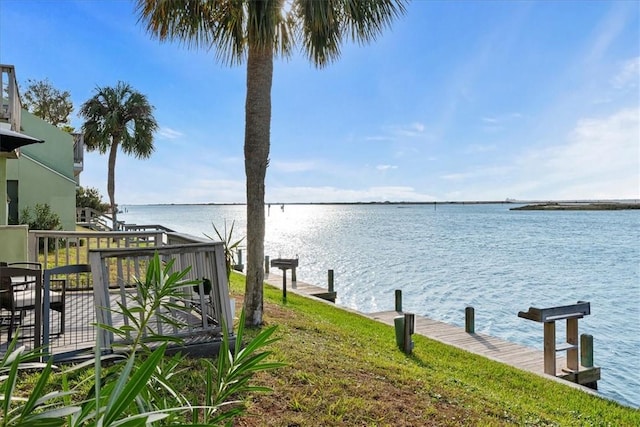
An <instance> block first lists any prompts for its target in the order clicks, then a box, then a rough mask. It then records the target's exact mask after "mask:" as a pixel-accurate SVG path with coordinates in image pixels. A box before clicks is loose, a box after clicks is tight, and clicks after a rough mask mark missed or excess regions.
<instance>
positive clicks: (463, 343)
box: [265, 270, 600, 394]
mask: <svg viewBox="0 0 640 427" xmlns="http://www.w3.org/2000/svg"><path fill="white" fill-rule="evenodd" d="M276 271H277V270H276ZM276 271H274V270H271V271H270V272H269V273H268V274H267V273H265V282H267V283H268V284H269V285H271V286H274V287H276V288H278V289H282V285H283V283H282V274H278V273H280V271H277V272H276ZM288 276H289V275H288ZM287 290H288V291H290V292H292V293H296V294H300V295H303V296H313V297H318V298H321V299H324V300H329V299H328V298H325V296H327V295H330V296H332V297H333V300H331V301H333V302H335V294H336V293H335V292H332V293H329V291H328V289H327V288H322V287H320V286H315V285H311V284H309V283H305V282H301V281H295V282H292V281H291V280H289V277H287ZM360 314H362V315H363V316H366V317H369V318H371V319H373V320H376V321H378V322H381V323H384V324H386V325H389V326H391V327H394V318H395V317H397V316H402V315H403V312H400V311H382V312H377V313H360ZM415 334H419V335H422V336H425V337H427V338H430V339H433V340H435V341H439V342H441V343H443V344H447V345H451V346H453V347H456V348H459V349H462V350H465V351H468V352H470V353H473V354H477V355H480V356H483V357H486V358H487V359H491V360H494V361H497V362H501V363H505V364H507V365H509V366H513V367H515V368H517V369H520V370H523V371H527V372H531V373H534V374H536V375H540V376H543V377H545V378H547V379H550V380H555V381H559V382H561V383H562V384H565V385H569V386H571V387H576V388H579V389H580V390H583V391H585V392H588V393H594V394H595V393H597V392H596V391H595V390H593V389H591V388H589V387H586V386H583V385H580V384H577V383H575V382H572V381H567V380H564V379H562V377H563V376H567V375H569V376H570V375H571V374H568V373H567V372H564V371H562V369H559V370H558V372H557V373H556V376H553V375H548V374H545V372H544V352H543V351H542V350H537V349H534V348H531V347H526V346H523V345H520V344H516V343H513V342H509V341H505V340H503V339H500V338H496V337H492V336H490V335H485V334H479V333H467V332H466V331H465V330H464V328H460V327H457V326H453V325H450V324H448V323H444V322H440V321H437V320H433V319H429V318H427V317H424V316H418V315H416V316H415ZM565 364H566V360H565V358H564V357H560V356H559V357H558V358H557V366H558V367H559V368H561V367H563V366H565ZM593 369H594V368H591V370H593ZM595 369H597V371H596V372H597V375H598V378H599V376H600V368H595ZM589 371H590V369H585V368H582V367H580V374H584V373H588V372H589ZM594 381H597V379H595V380H594Z"/></svg>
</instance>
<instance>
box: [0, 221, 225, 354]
mask: <svg viewBox="0 0 640 427" xmlns="http://www.w3.org/2000/svg"><path fill="white" fill-rule="evenodd" d="M28 240H29V242H28V247H29V261H31V262H38V263H41V264H42V268H43V270H45V271H46V270H51V269H53V268H58V267H62V266H71V265H84V264H90V265H91V268H90V270H91V272H90V273H88V274H78V273H72V274H57V275H56V276H55V277H54V279H55V280H51V285H50V286H51V290H54V288H55V290H56V291H61V290H62V291H63V293H64V295H65V297H64V307H65V310H64V313H65V314H61V312H55V311H50V312H49V313H48V314H47V313H46V308H44V307H43V315H44V316H46V319H45V320H46V321H45V322H41V323H40V324H37V325H36V324H35V323H38V322H35V323H34V325H35V326H32V327H35V328H38V330H40V328H42V335H43V336H44V337H45V338H46V339H45V342H46V343H47V345H48V349H49V351H50V353H51V354H52V355H54V357H62V358H66V357H74V356H75V355H78V354H81V353H84V352H85V351H91V349H92V347H93V346H94V345H95V342H96V334H97V333H101V334H103V340H102V342H103V343H104V344H105V345H106V346H109V347H111V346H112V345H113V344H114V343H116V341H115V339H114V337H113V335H112V334H110V333H108V332H106V331H102V332H99V331H100V330H99V329H96V327H95V326H94V325H95V323H96V322H98V323H105V324H108V325H111V326H112V327H120V326H122V325H124V324H126V323H125V322H126V320H125V319H124V318H123V317H122V316H119V315H117V314H115V313H116V311H118V310H119V307H118V303H120V304H124V305H125V306H127V304H130V303H131V301H132V298H131V296H133V295H136V292H137V289H138V282H139V281H138V279H140V281H144V277H145V275H146V268H147V266H148V264H149V260H150V258H151V257H153V256H154V254H155V253H156V252H158V254H159V255H160V257H161V260H163V261H165V262H166V261H169V260H170V259H172V260H174V265H173V270H174V271H182V270H185V269H187V268H190V269H191V270H190V272H189V273H188V275H187V276H186V277H185V280H198V281H200V282H201V283H202V284H200V285H196V286H195V287H194V286H185V289H184V290H185V298H184V299H182V300H181V301H180V302H179V304H181V306H182V308H181V309H180V310H177V311H176V312H174V313H171V314H172V315H173V316H177V317H176V318H177V319H178V320H179V321H180V323H181V325H180V326H179V327H178V326H175V325H169V324H167V323H163V322H162V321H161V318H160V317H159V318H158V319H156V320H157V321H156V323H155V325H156V326H155V327H156V328H157V333H161V334H168V335H172V336H175V337H181V338H184V339H185V344H198V345H201V346H203V347H201V348H202V349H203V351H207V352H208V353H210V352H211V351H210V350H209V348H208V346H209V345H210V344H211V343H216V342H219V341H220V339H221V338H222V325H227V327H228V332H229V333H230V334H231V335H232V332H233V311H232V309H231V301H230V298H229V285H228V282H227V275H226V266H225V258H224V244H223V243H222V242H213V241H211V240H205V239H198V238H196V237H193V236H188V235H182V234H179V233H175V232H169V233H167V232H165V231H163V230H157V229H155V230H154V229H149V230H148V231H129V232H67V231H40V230H32V231H29V239H28ZM65 271H66V270H65ZM203 278H206V279H208V282H210V284H211V286H210V287H207V286H206V285H204V283H203V281H202V279H203ZM48 291H49V290H46V292H48ZM32 323H33V322H32ZM47 325H48V326H49V327H48V328H45V327H46V326H47ZM45 329H48V330H45ZM24 339H25V340H26V339H28V338H27V337H26V336H25V337H24ZM0 341H5V340H4V339H0ZM26 344H27V345H35V344H36V343H34V342H32V343H30V344H29V343H26ZM5 346H6V343H2V342H0V353H2V350H3V348H5Z"/></svg>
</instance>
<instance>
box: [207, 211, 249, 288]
mask: <svg viewBox="0 0 640 427" xmlns="http://www.w3.org/2000/svg"><path fill="white" fill-rule="evenodd" d="M235 223H236V222H235V221H232V222H231V228H229V233H227V222H226V221H225V223H224V233H221V232H220V230H218V228H217V227H216V225H215V224H214V223H211V225H212V226H213V231H215V232H216V236H217V237H218V240H220V241H221V242H222V243H223V244H224V259H225V266H226V268H227V280H229V277H230V276H231V268H232V266H233V265H234V264H235V262H236V257H235V254H236V251H237V249H238V246H240V243H242V241H243V240H244V237H241V238H240V239H239V240H236V241H235V242H234V241H233V227H234V226H235ZM203 234H204V235H205V236H207V237H208V238H209V239H211V240H216V239H215V238H213V237H211V236H209V235H208V234H207V233H203Z"/></svg>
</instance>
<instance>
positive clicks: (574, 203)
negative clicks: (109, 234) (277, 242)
mask: <svg viewBox="0 0 640 427" xmlns="http://www.w3.org/2000/svg"><path fill="white" fill-rule="evenodd" d="M270 205H272V206H282V205H287V206H296V205H300V206H306V205H319V206H323V205H325V206H330V205H337V206H359V205H362V206H370V205H408V206H421V205H427V206H434V205H524V206H519V207H514V208H511V210H619V209H640V200H635V199H634V200H615V201H614V200H571V201H549V200H522V201H520V200H513V199H508V200H469V201H431V202H428V201H422V202H407V201H405V202H402V201H401V202H391V201H384V202H286V203H283V202H271V203H265V206H270ZM122 206H123V207H124V206H246V203H216V202H209V203H145V204H134V203H131V204H129V203H126V204H125V203H123V204H122Z"/></svg>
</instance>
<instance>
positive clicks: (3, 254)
mask: <svg viewBox="0 0 640 427" xmlns="http://www.w3.org/2000/svg"><path fill="white" fill-rule="evenodd" d="M27 236H28V228H27V226H26V225H9V226H5V225H0V241H1V242H2V244H0V261H3V262H20V261H28V259H29V258H28V256H27Z"/></svg>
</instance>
